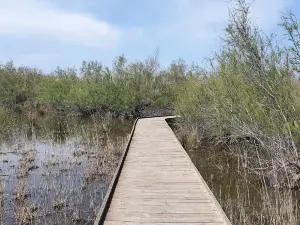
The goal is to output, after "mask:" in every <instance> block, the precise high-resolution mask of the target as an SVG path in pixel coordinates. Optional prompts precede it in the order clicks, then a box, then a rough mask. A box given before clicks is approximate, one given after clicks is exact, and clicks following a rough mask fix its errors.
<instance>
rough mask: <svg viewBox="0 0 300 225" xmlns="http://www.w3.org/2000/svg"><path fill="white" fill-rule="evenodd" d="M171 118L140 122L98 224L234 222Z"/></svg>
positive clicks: (213, 223) (217, 224)
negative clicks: (169, 121) (185, 147)
mask: <svg viewBox="0 0 300 225" xmlns="http://www.w3.org/2000/svg"><path fill="white" fill-rule="evenodd" d="M166 118H167V117H155V118H145V119H139V120H137V121H136V122H135V125H134V128H133V131H132V134H131V138H130V140H129V142H128V145H127V148H126V150H125V151H124V154H123V157H122V160H121V162H120V164H119V166H118V168H117V172H116V173H115V175H114V178H113V180H112V183H111V185H110V187H109V189H108V193H107V195H106V197H105V199H104V202H103V205H102V208H101V209H100V212H99V214H98V217H97V219H96V221H95V225H98V224H105V225H121V224H124V225H131V224H143V225H154V224H158V225H167V224H168V225H170V224H174V225H179V224H180V225H187V224H189V225H196V224H203V225H204V224H205V225H208V224H209V225H221V224H231V223H230V222H229V220H228V219H227V217H226V215H225V213H224V212H223V210H222V208H221V207H220V205H219V203H218V202H217V200H216V199H215V197H214V196H213V194H212V192H211V191H210V189H209V188H208V186H207V185H206V183H205V181H204V180H203V178H202V177H201V175H200V173H199V172H198V170H197V169H196V168H195V166H194V164H193V163H192V162H191V160H190V158H189V156H188V155H187V153H186V152H185V150H184V149H183V147H182V146H181V144H180V143H179V141H178V140H177V138H176V136H175V135H174V133H173V131H172V130H171V128H170V127H169V126H168V124H167V123H166V121H165V119H166Z"/></svg>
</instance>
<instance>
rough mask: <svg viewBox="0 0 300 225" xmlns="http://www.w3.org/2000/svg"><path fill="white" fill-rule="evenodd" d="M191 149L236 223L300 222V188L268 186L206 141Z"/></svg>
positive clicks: (241, 163)
mask: <svg viewBox="0 0 300 225" xmlns="http://www.w3.org/2000/svg"><path fill="white" fill-rule="evenodd" d="M187 152H188V154H189V156H190V157H191V159H192V161H193V163H194V164H195V166H196V167H197V169H198V170H199V172H200V173H201V175H202V176H203V178H204V180H205V181H206V183H207V184H208V186H209V187H210V188H211V190H212V192H213V193H214V195H215V197H216V198H217V200H218V201H219V202H220V204H221V206H222V208H223V209H224V211H225V213H226V214H227V216H228V218H229V219H230V220H231V222H232V223H233V224H266V225H269V224H287V225H291V224H295V225H296V224H299V222H300V217H299V215H300V213H299V204H300V192H299V191H298V190H287V189H283V188H276V187H270V186H268V184H267V181H266V180H264V179H263V177H261V176H258V175H256V174H253V173H250V172H249V171H247V169H245V167H244V166H243V162H242V161H240V160H239V157H237V155H235V154H234V153H232V152H228V151H226V150H224V149H222V148H221V149H220V148H218V147H216V146H208V145H207V144H205V145H204V146H202V147H201V148H199V149H190V150H189V149H188V150H187Z"/></svg>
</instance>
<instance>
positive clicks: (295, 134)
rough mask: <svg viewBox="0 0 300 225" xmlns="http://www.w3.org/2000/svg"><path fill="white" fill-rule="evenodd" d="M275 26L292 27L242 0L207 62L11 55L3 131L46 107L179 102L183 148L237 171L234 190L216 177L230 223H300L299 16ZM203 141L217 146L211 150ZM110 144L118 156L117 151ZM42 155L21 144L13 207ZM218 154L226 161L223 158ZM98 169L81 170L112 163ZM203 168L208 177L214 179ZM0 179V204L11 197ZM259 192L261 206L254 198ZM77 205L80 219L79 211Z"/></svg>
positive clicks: (0, 69) (82, 111)
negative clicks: (52, 60)
mask: <svg viewBox="0 0 300 225" xmlns="http://www.w3.org/2000/svg"><path fill="white" fill-rule="evenodd" d="M279 27H280V28H282V29H283V30H284V31H285V33H286V36H285V40H284V41H282V42H278V40H277V36H275V35H271V36H266V35H265V34H264V33H263V31H261V30H260V29H259V28H258V27H256V26H255V25H254V24H252V22H251V19H250V7H249V5H248V4H247V3H246V1H245V0H237V1H236V5H235V7H234V8H232V10H231V12H230V20H229V23H228V26H227V27H226V30H225V31H226V35H225V37H224V38H223V39H222V47H221V50H220V51H219V52H218V53H216V54H215V55H214V57H213V58H212V59H211V60H210V61H209V62H210V65H211V68H209V69H207V70H204V69H202V68H201V67H200V66H198V65H196V64H193V65H187V64H186V63H185V62H184V61H183V60H178V61H174V62H173V63H172V64H171V65H170V66H169V67H167V68H163V69H162V68H161V67H160V65H159V63H158V55H157V54H156V55H155V56H153V57H149V58H147V59H146V60H144V61H138V62H127V60H126V58H125V57H124V56H120V57H117V58H116V60H115V61H114V63H113V66H112V68H109V67H106V66H104V65H102V63H100V62H97V61H91V62H83V63H82V66H81V67H80V68H79V69H75V68H67V69H62V68H57V69H56V70H55V71H54V72H53V73H51V74H45V73H43V72H42V71H40V70H37V69H33V68H27V67H17V66H15V65H14V64H13V63H12V62H8V63H6V64H2V65H1V66H0V126H1V130H0V136H1V138H4V137H11V135H12V134H13V133H12V131H15V130H18V128H19V126H18V125H17V124H18V123H17V120H18V119H19V118H22V119H24V120H26V121H28V123H27V128H26V129H27V131H28V132H29V133H31V135H32V131H33V130H36V129H38V127H40V125H39V123H40V120H43V118H47V117H57V116H59V117H61V116H64V115H69V114H73V115H85V116H86V115H92V114H100V115H102V116H103V117H104V118H108V117H110V118H111V117H117V118H122V119H128V118H133V117H138V116H143V115H161V114H170V113H172V112H173V113H174V114H175V113H176V114H178V115H181V118H180V120H177V121H178V124H177V125H176V133H177V135H178V137H179V139H180V140H181V142H182V144H183V145H184V147H185V148H186V149H187V150H191V149H192V150H194V152H197V151H199V149H201V148H204V149H206V153H205V154H204V155H202V156H203V157H205V159H206V160H207V161H208V162H210V163H211V165H213V166H212V167H213V168H214V169H213V171H214V172H213V173H214V174H218V173H222V174H223V175H224V174H225V175H228V176H230V174H232V173H233V171H235V173H234V174H236V175H237V176H238V177H239V178H240V179H238V181H237V182H235V183H234V187H235V188H236V189H235V190H234V191H233V192H234V193H236V194H235V195H234V197H232V195H231V194H230V193H231V192H232V190H231V191H230V190H228V188H227V186H226V184H225V185H224V186H223V188H219V187H218V188H214V187H212V189H213V190H214V192H215V194H216V196H218V197H219V199H220V202H221V204H222V206H223V208H224V209H225V211H226V213H227V215H228V217H229V218H230V219H231V221H232V222H233V223H234V224H297V222H298V221H299V218H298V208H297V201H296V200H297V197H295V196H297V191H298V190H299V188H300V161H299V147H300V80H299V72H300V23H299V22H298V20H297V18H296V17H295V16H294V15H293V14H292V13H291V12H287V13H286V14H283V16H282V21H281V24H279ZM280 39H282V37H280ZM41 118H42V119H41ZM93 126H94V127H96V126H97V125H96V124H94V125H93ZM56 129H57V130H58V131H57V132H58V133H60V132H61V131H62V130H65V129H64V128H63V127H62V125H59V126H56ZM103 129H104V130H103V132H105V130H106V129H105V128H103ZM68 130H69V129H68ZM31 135H29V136H31ZM94 138H95V139H94V141H97V143H96V144H97V145H98V144H99V143H101V140H102V139H101V137H98V136H97V137H94ZM18 140H19V139H18ZM15 141H16V140H15ZM207 146H214V150H212V149H211V148H206V147H207ZM82 148H83V149H82ZM92 149H94V148H92ZM216 149H219V150H218V151H217V150H216ZM216 151H217V152H216ZM0 154H3V153H0ZM97 154H98V153H97V152H96V151H95V152H92V153H91V154H90V153H88V152H86V149H85V148H84V146H81V147H80V149H77V150H76V151H74V153H73V156H74V157H80V156H82V155H88V158H94V157H98V155H97ZM105 154H106V155H109V157H110V158H112V159H113V160H112V161H113V162H115V161H116V158H114V155H113V154H112V152H111V151H108V152H106V153H105ZM201 154H202V153H201ZM36 157H37V156H36V155H35V154H34V152H32V151H28V152H23V153H22V157H21V158H20V164H18V171H16V176H17V177H18V183H17V184H16V188H15V193H16V194H15V198H14V200H13V201H14V206H15V207H17V206H18V207H19V208H20V207H23V205H22V204H23V203H24V201H25V200H26V199H28V196H27V195H26V193H27V192H26V190H27V188H28V187H27V186H26V185H27V184H26V182H23V181H24V179H25V180H26V177H28V174H30V171H34V170H35V167H34V164H32V162H34V160H35V158H36ZM103 157H104V156H103V155H102V156H99V160H100V159H101V160H102V161H101V165H105V163H104V162H105V157H104V158H103ZM220 158H222V159H224V161H226V163H224V162H223V164H221V165H220V161H219V160H217V159H220ZM229 161H230V162H229ZM97 162H99V161H97ZM55 163H56V162H52V161H51V162H50V161H49V162H47V163H46V164H45V165H47V167H51V166H55ZM202 165H206V166H207V165H208V164H204V163H202ZM207 167H209V166H207ZM109 168H113V166H112V167H109ZM203 168H204V166H200V167H199V169H200V170H204V169H203ZM216 168H217V170H216ZM94 169H95V171H94V170H88V171H85V172H84V173H82V174H83V177H84V178H85V181H86V182H88V181H90V180H93V179H94V177H95V174H98V175H99V173H100V172H99V171H101V173H104V172H103V170H104V171H106V170H105V169H103V168H101V169H99V170H98V167H94ZM216 171H217V172H216ZM210 172H211V171H209V172H208V173H210ZM204 177H206V180H207V181H208V184H209V185H210V186H214V184H215V182H217V181H216V180H215V179H211V181H210V180H209V179H210V178H209V176H205V175H204ZM99 179H100V178H99ZM253 182H254V183H256V184H253ZM2 183H3V181H0V209H1V208H3V201H5V200H3V187H2V186H3V185H2ZM219 184H220V185H221V184H222V183H219ZM231 185H232V184H230V185H229V186H230V187H232V186H231ZM250 189H251V190H252V189H255V191H254V192H255V193H256V194H255V195H258V196H259V197H257V198H256V199H254V198H252V197H251V194H250V193H254V192H250V191H249V190H250ZM270 190H271V191H270ZM282 190H285V191H282ZM257 199H259V200H258V201H259V202H260V203H261V205H260V206H259V207H258V206H256V205H255V206H254V204H252V203H253V202H255V201H257ZM20 202H21V203H22V202H23V203H22V204H20ZM65 205H66V201H65V198H63V197H60V196H57V199H56V200H55V201H54V202H53V209H54V210H55V209H60V208H64V207H65ZM27 206H28V205H27ZM28 207H29V208H28ZM28 207H27V208H26V210H25V209H23V208H22V210H21V209H20V210H17V212H18V213H17V215H16V218H17V220H24V218H25V219H26V220H27V218H28V219H29V220H31V219H32V217H27V213H29V214H30V216H35V213H36V210H37V209H36V206H35V205H31V204H30V206H28ZM76 213H77V214H78V212H74V215H75V216H74V219H75V220H76V218H77V219H78V220H79V219H80V218H81V217H80V216H76V215H77V214H76ZM25 214H26V216H24V215H25ZM0 218H2V217H0Z"/></svg>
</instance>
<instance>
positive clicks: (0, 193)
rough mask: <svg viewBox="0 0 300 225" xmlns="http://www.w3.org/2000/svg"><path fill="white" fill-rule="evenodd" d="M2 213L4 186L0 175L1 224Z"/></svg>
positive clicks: (1, 220)
mask: <svg viewBox="0 0 300 225" xmlns="http://www.w3.org/2000/svg"><path fill="white" fill-rule="evenodd" d="M3 213H4V186H3V181H2V179H1V177H0V224H3V222H4V221H3Z"/></svg>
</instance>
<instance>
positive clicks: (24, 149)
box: [0, 116, 132, 224]
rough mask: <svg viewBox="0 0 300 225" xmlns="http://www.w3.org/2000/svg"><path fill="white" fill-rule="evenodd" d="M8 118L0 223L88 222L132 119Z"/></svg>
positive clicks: (0, 159)
mask: <svg viewBox="0 0 300 225" xmlns="http://www.w3.org/2000/svg"><path fill="white" fill-rule="evenodd" d="M14 122H15V123H14V124H13V125H12V126H11V128H10V129H6V132H5V133H4V132H2V138H1V142H0V176H1V177H0V179H1V183H0V194H1V199H0V200H1V203H2V204H1V206H0V209H1V221H0V224H49V221H51V224H93V222H94V219H95V217H96V214H97V213H98V211H99V209H100V206H101V203H102V200H103V198H104V196H105V193H106V190H107V188H108V185H109V181H110V180H111V177H112V175H113V173H114V170H115V168H116V166H117V163H118V160H119V158H120V156H121V154H122V150H123V147H124V145H125V143H126V141H127V136H128V134H129V133H130V130H131V126H132V121H118V120H108V119H103V118H101V117H89V118H78V117H73V118H72V117H71V118H70V117H64V116H61V117H55V118H44V119H40V120H39V121H38V122H36V121H35V122H32V121H27V122H26V120H25V122H24V120H22V118H19V119H15V118H14ZM3 129H4V128H3Z"/></svg>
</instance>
